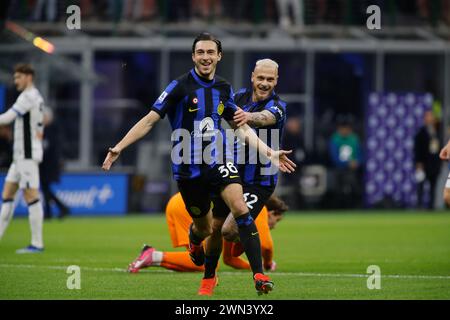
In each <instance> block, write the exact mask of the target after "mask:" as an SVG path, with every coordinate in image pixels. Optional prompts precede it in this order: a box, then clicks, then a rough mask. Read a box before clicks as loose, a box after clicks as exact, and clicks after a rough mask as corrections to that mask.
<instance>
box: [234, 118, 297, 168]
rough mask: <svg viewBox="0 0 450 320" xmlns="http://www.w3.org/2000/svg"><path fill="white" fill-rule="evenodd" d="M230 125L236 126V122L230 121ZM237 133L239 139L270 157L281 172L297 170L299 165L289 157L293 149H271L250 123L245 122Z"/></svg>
mask: <svg viewBox="0 0 450 320" xmlns="http://www.w3.org/2000/svg"><path fill="white" fill-rule="evenodd" d="M230 125H231V126H232V127H233V128H236V124H235V123H234V122H230ZM235 133H236V135H237V136H238V138H239V139H241V140H242V141H245V142H246V143H247V144H248V145H249V146H250V147H252V148H255V149H256V150H258V152H259V154H261V155H263V156H264V157H267V158H269V159H270V161H271V162H272V163H273V164H274V165H275V166H277V167H278V168H279V169H280V170H281V172H286V173H292V172H294V171H295V167H297V165H296V164H295V163H294V162H292V161H291V160H290V159H289V158H288V157H287V155H288V154H289V153H291V152H292V150H289V151H285V150H277V151H275V150H273V149H271V148H270V147H269V146H268V145H267V144H265V143H264V142H263V141H262V140H261V139H259V137H258V136H257V135H256V133H255V131H253V129H252V128H250V127H249V126H248V124H244V125H243V126H241V127H239V128H238V129H236V130H235Z"/></svg>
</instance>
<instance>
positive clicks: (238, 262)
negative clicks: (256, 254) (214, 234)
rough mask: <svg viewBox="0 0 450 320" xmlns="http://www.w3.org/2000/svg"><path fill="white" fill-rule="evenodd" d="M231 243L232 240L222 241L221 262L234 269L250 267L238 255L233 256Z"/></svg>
mask: <svg viewBox="0 0 450 320" xmlns="http://www.w3.org/2000/svg"><path fill="white" fill-rule="evenodd" d="M233 245H234V243H233V242H228V241H224V242H223V262H224V263H226V264H227V265H229V266H230V267H232V268H235V269H250V265H249V263H248V262H247V261H245V260H244V259H242V258H240V257H233V255H232V253H231V248H232V247H233Z"/></svg>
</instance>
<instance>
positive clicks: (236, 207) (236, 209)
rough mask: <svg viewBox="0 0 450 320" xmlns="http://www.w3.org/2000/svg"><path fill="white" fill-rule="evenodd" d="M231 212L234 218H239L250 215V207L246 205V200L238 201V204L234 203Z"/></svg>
mask: <svg viewBox="0 0 450 320" xmlns="http://www.w3.org/2000/svg"><path fill="white" fill-rule="evenodd" d="M230 210H231V213H232V214H233V216H234V217H239V216H241V215H243V214H246V213H248V207H247V205H246V204H245V202H244V199H242V201H237V202H236V203H234V204H233V207H232V208H230Z"/></svg>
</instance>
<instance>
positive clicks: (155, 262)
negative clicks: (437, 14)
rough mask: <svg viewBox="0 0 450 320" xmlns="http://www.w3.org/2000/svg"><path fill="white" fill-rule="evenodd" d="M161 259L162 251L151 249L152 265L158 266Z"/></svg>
mask: <svg viewBox="0 0 450 320" xmlns="http://www.w3.org/2000/svg"><path fill="white" fill-rule="evenodd" d="M162 259H163V253H162V251H156V250H155V251H153V253H152V266H159V265H161V262H162Z"/></svg>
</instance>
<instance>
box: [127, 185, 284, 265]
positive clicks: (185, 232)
mask: <svg viewBox="0 0 450 320" xmlns="http://www.w3.org/2000/svg"><path fill="white" fill-rule="evenodd" d="M287 209H288V208H287V206H286V204H285V203H284V202H283V201H282V200H281V199H279V198H278V197H276V196H271V197H270V198H269V200H267V202H266V205H265V206H264V207H263V209H262V210H261V212H260V213H259V215H258V218H257V219H256V220H255V224H256V228H257V229H258V232H259V235H260V239H261V249H262V250H261V251H262V257H263V263H264V268H265V269H266V270H269V271H274V270H275V268H276V264H275V262H274V261H273V240H272V236H271V234H270V230H271V229H273V228H274V227H275V225H276V224H277V223H278V222H279V221H280V220H281V219H282V217H283V213H284V212H285V211H286V210H287ZM166 218H167V226H168V227H169V233H170V238H171V240H172V245H173V247H174V248H177V247H186V249H188V247H189V226H190V225H191V223H192V218H191V217H190V216H189V213H188V212H187V211H186V208H185V205H184V202H183V199H182V197H181V195H180V193H177V194H175V195H174V196H173V197H172V198H171V199H170V200H169V203H168V204H167V207H166ZM241 253H242V251H241V250H240V245H239V243H233V242H228V241H224V244H223V262H224V263H225V264H226V265H228V266H230V267H233V268H235V269H250V264H249V263H248V262H247V261H246V260H244V259H242V258H241V257H239V256H240V254H241ZM150 266H160V267H163V268H166V269H170V270H175V271H184V272H189V271H191V272H192V271H204V266H196V265H195V264H194V263H193V262H192V261H191V258H190V256H189V252H188V251H178V252H169V251H166V252H163V251H157V250H156V249H155V248H153V247H151V246H148V245H144V248H143V249H142V251H141V254H140V255H139V256H138V257H137V258H136V259H135V260H134V261H133V262H132V263H131V264H130V265H129V266H128V271H129V272H132V273H136V272H139V270H140V269H143V268H147V267H150Z"/></svg>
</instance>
